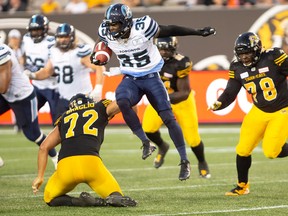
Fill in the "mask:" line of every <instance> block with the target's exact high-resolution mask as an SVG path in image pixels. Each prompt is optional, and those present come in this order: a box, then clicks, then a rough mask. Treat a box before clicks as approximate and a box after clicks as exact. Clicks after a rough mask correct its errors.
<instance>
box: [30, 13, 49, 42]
mask: <svg viewBox="0 0 288 216" xmlns="http://www.w3.org/2000/svg"><path fill="white" fill-rule="evenodd" d="M48 29H49V20H48V18H47V17H46V16H43V15H41V14H35V15H33V16H32V17H31V18H30V21H29V24H28V26H27V30H28V31H29V32H30V36H31V38H32V39H33V41H34V42H35V43H39V42H41V41H42V40H43V38H44V37H45V36H46V35H47V33H48ZM35 30H42V31H40V32H35ZM32 31H33V32H32Z"/></svg>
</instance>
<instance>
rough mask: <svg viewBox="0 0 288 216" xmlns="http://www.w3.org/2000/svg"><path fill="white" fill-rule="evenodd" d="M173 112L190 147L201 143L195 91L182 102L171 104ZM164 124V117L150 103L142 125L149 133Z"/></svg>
mask: <svg viewBox="0 0 288 216" xmlns="http://www.w3.org/2000/svg"><path fill="white" fill-rule="evenodd" d="M171 107H172V111H173V114H174V115H175V118H176V120H177V122H178V124H179V125H180V127H181V129H182V132H183V136H184V139H185V141H186V143H187V145H189V146H190V147H196V146H198V145H199V144H200V141H201V138H200V135H199V131H198V116H197V109H196V103H195V98H194V91H191V93H190V94H189V97H188V98H187V99H186V100H185V101H182V102H180V103H177V104H171ZM162 124H163V121H162V119H161V118H160V116H159V115H158V113H157V112H156V111H155V109H154V108H153V107H152V106H151V104H149V105H148V106H147V107H146V109H145V112H144V115H143V121H142V127H143V130H144V131H145V132H147V133H154V132H156V131H157V130H159V129H160V127H161V125H162Z"/></svg>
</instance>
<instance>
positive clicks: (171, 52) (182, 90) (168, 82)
mask: <svg viewBox="0 0 288 216" xmlns="http://www.w3.org/2000/svg"><path fill="white" fill-rule="evenodd" d="M155 44H156V46H157V47H158V49H159V51H160V54H161V56H162V58H163V59H164V65H163V67H162V69H161V71H160V77H161V79H162V81H163V83H164V86H165V87H166V89H167V91H168V94H169V98H170V102H171V107H172V111H173V114H174V115H175V117H176V120H177V122H178V123H179V125H180V127H181V129H182V131H183V135H184V138H185V140H186V143H187V144H188V145H189V146H190V147H191V150H192V152H193V153H194V154H195V156H196V158H197V160H198V170H199V175H200V177H202V178H210V177H211V174H210V171H209V168H208V164H207V162H206V160H205V155H204V144H203V142H202V140H201V138H200V135H199V131H198V117H197V110H196V104H195V98H194V91H192V90H191V88H190V82H189V73H190V71H191V69H192V62H191V60H190V59H189V57H187V56H183V55H182V54H180V53H178V52H177V45H178V40H177V38H176V37H167V38H156V39H155ZM162 124H163V121H162V119H161V118H160V117H159V115H158V114H157V112H156V111H155V109H154V108H153V107H152V106H151V104H149V105H148V106H147V107H146V109H145V112H144V116H143V121H142V126H143V129H144V131H145V133H146V135H147V136H148V138H149V139H150V140H151V141H152V142H154V143H155V144H156V145H157V146H158V148H159V149H158V154H157V156H156V158H155V159H154V167H155V168H159V167H160V166H162V164H163V163H164V157H165V155H166V153H167V151H168V149H169V145H168V144H167V143H166V142H165V141H164V140H163V139H162V138H161V135H160V131H159V129H160V127H161V125H162Z"/></svg>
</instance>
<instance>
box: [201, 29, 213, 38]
mask: <svg viewBox="0 0 288 216" xmlns="http://www.w3.org/2000/svg"><path fill="white" fill-rule="evenodd" d="M199 32H200V34H201V35H202V36H203V37H207V36H209V35H215V34H216V29H215V28H212V27H204V28H201V29H199Z"/></svg>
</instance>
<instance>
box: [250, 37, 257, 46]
mask: <svg viewBox="0 0 288 216" xmlns="http://www.w3.org/2000/svg"><path fill="white" fill-rule="evenodd" d="M249 41H250V44H251V47H255V46H256V45H257V44H258V43H259V38H258V37H257V36H256V35H250V36H249Z"/></svg>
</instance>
